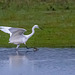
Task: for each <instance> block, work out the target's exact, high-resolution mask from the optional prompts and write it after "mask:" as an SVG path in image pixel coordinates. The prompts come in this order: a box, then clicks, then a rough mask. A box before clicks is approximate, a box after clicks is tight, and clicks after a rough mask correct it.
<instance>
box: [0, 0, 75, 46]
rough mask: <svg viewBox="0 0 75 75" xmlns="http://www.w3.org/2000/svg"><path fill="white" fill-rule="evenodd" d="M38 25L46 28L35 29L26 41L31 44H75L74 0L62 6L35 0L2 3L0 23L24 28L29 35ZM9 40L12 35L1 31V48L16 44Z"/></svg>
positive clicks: (0, 24)
mask: <svg viewBox="0 0 75 75" xmlns="http://www.w3.org/2000/svg"><path fill="white" fill-rule="evenodd" d="M35 24H37V25H39V27H41V28H43V30H39V29H36V30H35V31H36V32H35V34H34V35H33V37H31V38H30V39H29V40H28V42H27V45H28V46H29V47H75V4H74V2H73V1H69V2H68V3H66V4H65V3H64V4H63V5H62V3H57V2H52V3H48V2H35V3H31V4H30V3H29V5H28V4H27V5H24V4H22V5H20V6H17V5H16V4H15V3H11V5H10V6H9V7H6V8H3V5H1V8H0V26H10V27H20V28H25V29H27V32H26V33H25V34H29V33H31V28H32V26H33V25H35ZM8 42H9V35H8V34H6V33H3V32H2V31H0V47H16V45H13V44H9V43H8ZM21 47H24V45H21Z"/></svg>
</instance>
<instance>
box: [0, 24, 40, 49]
mask: <svg viewBox="0 0 75 75" xmlns="http://www.w3.org/2000/svg"><path fill="white" fill-rule="evenodd" d="M35 28H39V26H38V25H34V26H33V27H32V32H31V34H29V35H24V32H25V31H26V29H23V28H13V27H5V26H0V30H1V31H3V32H5V33H8V34H10V38H9V43H13V44H16V45H17V47H16V48H19V46H20V44H22V43H23V44H25V45H26V42H27V40H28V39H29V38H30V37H31V36H32V35H33V34H34V33H35V31H34V29H35Z"/></svg>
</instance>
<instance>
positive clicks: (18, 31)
mask: <svg viewBox="0 0 75 75" xmlns="http://www.w3.org/2000/svg"><path fill="white" fill-rule="evenodd" d="M0 30H1V31H3V32H5V33H8V34H10V36H11V35H12V34H22V33H24V32H25V31H26V30H25V29H22V28H13V27H5V26H0Z"/></svg>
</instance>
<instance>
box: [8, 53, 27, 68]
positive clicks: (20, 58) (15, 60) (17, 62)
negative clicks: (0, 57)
mask: <svg viewBox="0 0 75 75" xmlns="http://www.w3.org/2000/svg"><path fill="white" fill-rule="evenodd" d="M27 62H28V58H27V57H26V56H25V55H19V54H17V55H10V57H9V64H10V66H15V67H16V66H21V65H22V64H23V63H24V64H25V63H27Z"/></svg>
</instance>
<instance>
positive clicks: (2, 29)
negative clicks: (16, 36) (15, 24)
mask: <svg viewBox="0 0 75 75" xmlns="http://www.w3.org/2000/svg"><path fill="white" fill-rule="evenodd" d="M10 28H11V27H5V26H0V30H1V31H3V32H5V33H8V34H10V36H11V35H12V33H11V32H10V31H9V29H10Z"/></svg>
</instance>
